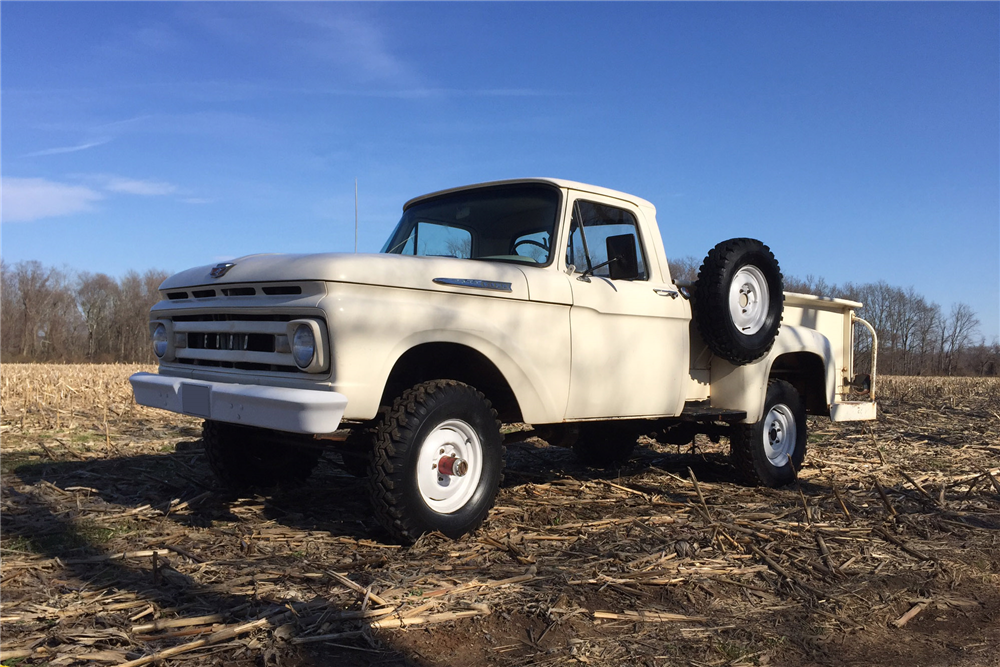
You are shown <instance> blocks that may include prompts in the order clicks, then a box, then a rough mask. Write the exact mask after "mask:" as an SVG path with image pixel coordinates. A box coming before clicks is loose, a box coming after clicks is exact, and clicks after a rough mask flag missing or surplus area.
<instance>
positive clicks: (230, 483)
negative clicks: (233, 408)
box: [201, 420, 323, 491]
mask: <svg viewBox="0 0 1000 667" xmlns="http://www.w3.org/2000/svg"><path fill="white" fill-rule="evenodd" d="M201 434H202V442H203V443H204V445H205V458H207V459H208V465H209V467H210V468H211V469H212V472H213V473H215V477H216V478H217V479H218V480H219V481H220V482H221V483H222V484H223V486H225V487H227V488H228V489H230V490H233V491H244V490H247V489H250V488H254V487H257V488H269V487H273V486H275V485H277V484H281V483H289V482H303V481H305V480H306V478H308V477H309V475H310V474H311V473H312V471H313V469H314V468H315V467H316V465H317V464H318V463H319V459H320V456H322V454H323V452H322V450H321V449H320V448H319V447H313V446H310V445H305V444H302V443H300V442H296V440H297V439H298V438H296V436H295V434H292V433H283V432H281V431H272V430H270V429H263V428H254V427H250V426H238V425H236V424H229V423H227V422H218V421H212V420H205V423H204V424H203V425H202V427H201Z"/></svg>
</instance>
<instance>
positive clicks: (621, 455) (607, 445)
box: [573, 422, 639, 468]
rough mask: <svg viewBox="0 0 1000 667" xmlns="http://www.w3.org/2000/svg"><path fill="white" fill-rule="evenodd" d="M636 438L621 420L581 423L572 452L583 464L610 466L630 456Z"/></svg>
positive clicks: (637, 437)
mask: <svg viewBox="0 0 1000 667" xmlns="http://www.w3.org/2000/svg"><path fill="white" fill-rule="evenodd" d="M638 439H639V435H638V433H636V432H635V430H634V429H631V428H628V427H627V426H625V425H624V424H622V423H621V422H595V423H583V424H580V435H579V437H578V438H577V439H576V442H575V443H573V452H574V453H575V454H576V458H578V459H579V460H580V462H581V463H583V464H584V465H588V466H593V467H595V468H610V467H613V466H618V465H621V464H623V463H625V462H626V461H628V460H629V458H631V456H632V452H633V451H634V450H635V445H636V441H637V440H638Z"/></svg>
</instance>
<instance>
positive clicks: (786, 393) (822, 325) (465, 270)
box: [131, 178, 875, 541]
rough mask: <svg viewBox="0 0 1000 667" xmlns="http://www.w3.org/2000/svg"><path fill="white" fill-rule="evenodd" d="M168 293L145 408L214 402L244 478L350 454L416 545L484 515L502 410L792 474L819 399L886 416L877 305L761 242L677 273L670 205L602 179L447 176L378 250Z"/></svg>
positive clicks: (235, 483) (188, 283)
mask: <svg viewBox="0 0 1000 667" xmlns="http://www.w3.org/2000/svg"><path fill="white" fill-rule="evenodd" d="M160 292H161V295H162V300H161V301H160V302H159V303H157V304H156V305H155V306H154V307H153V309H152V311H151V314H150V333H151V336H152V344H153V349H154V352H155V353H156V356H157V357H158V359H159V373H158V374H151V373H138V374H136V375H133V376H132V378H131V382H132V386H133V389H134V393H135V398H136V401H137V402H138V403H140V404H142V405H147V406H151V407H156V408H163V409H166V410H171V411H174V412H178V413H183V414H187V415H193V416H197V417H202V418H204V419H205V423H204V427H203V433H204V444H205V451H206V456H207V458H208V461H209V463H210V465H211V467H212V469H213V470H214V472H215V473H216V475H217V476H218V477H219V479H220V480H221V481H222V482H224V483H225V484H227V485H228V486H230V487H234V488H243V487H249V486H263V485H268V484H272V483H277V482H289V481H296V480H301V479H304V478H305V477H306V476H307V475H308V474H309V473H310V472H311V470H312V469H313V467H314V466H315V465H316V462H317V461H318V459H319V456H320V454H321V453H322V446H324V445H329V446H334V447H336V448H338V449H339V450H340V452H341V454H342V455H343V461H344V465H345V468H347V469H348V470H350V471H351V472H354V473H355V474H359V475H365V476H367V478H368V488H369V491H370V495H371V499H372V503H373V510H374V513H375V515H376V516H377V517H378V519H379V521H380V522H381V523H382V525H384V526H385V528H386V529H387V530H388V531H389V532H390V533H391V534H392V535H393V536H394V537H395V538H397V539H399V540H402V541H411V540H414V539H416V538H417V537H418V536H419V535H421V534H422V533H424V532H427V531H432V530H438V531H441V532H442V533H444V534H446V535H448V536H452V537H458V536H460V535H463V534H465V533H467V532H469V531H472V530H475V529H476V528H477V527H478V526H479V525H480V524H481V523H482V521H483V519H484V518H485V517H486V514H487V513H488V512H489V510H490V508H491V507H492V505H493V502H494V498H495V496H496V493H497V488H498V486H499V484H500V482H501V479H502V476H503V467H504V445H503V436H502V435H501V430H500V424H501V422H507V423H510V422H524V423H527V424H530V425H533V426H534V427H535V429H536V431H537V433H539V434H540V435H542V436H543V437H545V438H546V439H548V440H549V441H550V442H552V443H559V444H564V445H570V446H572V447H573V448H574V449H575V451H576V452H577V454H578V455H579V456H580V457H581V458H582V459H583V460H584V461H585V462H586V463H588V464H593V465H607V464H612V463H616V462H620V461H623V460H624V459H626V458H627V457H628V456H629V454H630V453H631V451H632V449H633V447H634V446H635V444H636V440H637V438H638V437H639V436H640V435H642V434H649V433H651V432H655V433H658V434H659V435H658V437H659V438H660V439H662V440H663V441H665V442H677V443H683V442H689V441H690V440H691V438H693V437H694V435H695V434H696V433H708V434H710V435H712V436H713V437H716V438H717V437H719V436H720V435H725V436H728V438H729V441H730V443H731V452H732V461H733V464H734V467H735V470H736V473H737V474H739V475H741V476H742V477H743V478H744V479H746V480H747V481H749V482H751V483H755V484H764V485H769V486H777V485H782V484H785V483H788V482H790V481H791V480H793V479H794V476H795V471H796V469H797V468H798V467H799V466H800V465H801V464H802V461H803V457H804V456H805V450H806V414H807V413H810V414H816V415H827V416H829V417H830V418H831V419H833V420H834V421H846V420H860V419H873V418H874V417H875V403H874V387H873V384H872V383H873V380H874V377H873V376H874V361H875V360H874V359H872V364H871V368H872V375H871V376H867V375H866V376H857V377H856V376H855V374H854V371H853V362H854V360H853V349H854V346H853V325H854V323H855V322H862V323H864V321H863V320H860V319H859V318H857V317H856V316H855V314H854V311H855V310H856V309H858V308H860V307H861V304H859V303H854V302H850V301H844V300H839V299H827V298H819V297H814V296H808V295H802V294H791V293H784V292H783V289H782V277H781V272H780V270H779V267H778V263H777V262H776V261H775V259H774V256H773V255H772V254H771V252H770V250H769V249H768V248H767V246H765V245H764V244H762V243H760V242H759V241H755V240H753V239H732V240H729V241H724V242H722V243H720V244H719V245H717V246H716V247H715V248H714V249H712V250H711V251H710V252H709V253H708V256H707V257H706V258H705V261H704V263H703V264H702V266H701V269H700V271H699V274H698V279H697V281H695V282H693V283H685V282H682V281H677V280H674V279H673V278H672V276H671V274H670V267H669V266H668V263H667V255H666V251H665V249H664V246H663V242H662V240H661V237H660V230H659V227H658V226H657V223H656V211H655V208H654V207H653V205H652V204H650V203H649V202H647V201H645V200H643V199H640V198H638V197H634V196H631V195H628V194H625V193H622V192H616V191H613V190H608V189H605V188H600V187H594V186H590V185H584V184H582V183H575V182H570V181H564V180H557V179H542V178H531V179H518V180H511V181H501V182H494V183H484V184H479V185H472V186H468V187H462V188H455V189H451V190H445V191H442V192H436V193H433V194H429V195H425V196H423V197H418V198H416V199H413V200H411V201H409V202H407V203H406V204H405V205H404V206H403V215H402V218H401V219H400V221H399V224H398V225H397V226H396V228H395V231H394V232H393V233H392V235H391V237H390V238H389V240H388V241H387V243H386V245H385V247H384V248H383V249H382V252H381V253H379V254H310V255H279V254H262V255H250V256H247V257H242V258H238V259H235V260H233V261H231V262H225V263H221V264H218V265H216V266H204V267H199V268H195V269H190V270H188V271H183V272H181V273H178V274H176V275H174V276H172V277H171V278H168V279H167V280H166V281H165V282H164V283H163V284H162V285H161V286H160ZM864 324H865V325H867V323H864Z"/></svg>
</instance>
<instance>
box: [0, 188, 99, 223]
mask: <svg viewBox="0 0 1000 667" xmlns="http://www.w3.org/2000/svg"><path fill="white" fill-rule="evenodd" d="M0 191H2V198H0V201H2V216H0V219H2V220H3V222H5V223H7V222H31V221H32V220H40V219H42V218H54V217H58V216H63V215H72V214H73V213H82V212H84V211H89V210H91V208H92V204H93V203H94V202H96V201H100V200H101V199H103V198H104V195H102V194H101V193H100V192H97V191H96V190H93V189H91V188H88V187H86V186H83V185H70V184H67V183H57V182H55V181H49V180H46V179H44V178H4V179H2V180H0Z"/></svg>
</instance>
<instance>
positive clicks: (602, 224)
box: [566, 199, 649, 280]
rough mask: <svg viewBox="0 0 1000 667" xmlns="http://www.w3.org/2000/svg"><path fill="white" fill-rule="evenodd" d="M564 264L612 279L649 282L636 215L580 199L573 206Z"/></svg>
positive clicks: (578, 270) (580, 271)
mask: <svg viewBox="0 0 1000 667" xmlns="http://www.w3.org/2000/svg"><path fill="white" fill-rule="evenodd" d="M566 263H567V264H572V265H573V266H575V267H576V272H577V273H583V272H584V271H590V273H591V274H592V275H595V276H603V277H605V278H611V279H612V280H648V279H649V276H648V274H647V273H646V262H645V260H644V258H643V254H642V243H641V242H640V241H639V230H638V227H637V225H636V220H635V216H634V215H632V213H630V212H629V211H626V210H625V209H621V208H616V207H614V206H607V205H605V204H597V203H594V202H589V201H585V200H583V199H577V200H576V201H575V202H574V203H573V219H572V222H571V223H570V234H569V245H568V246H567V248H566Z"/></svg>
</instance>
